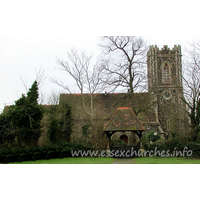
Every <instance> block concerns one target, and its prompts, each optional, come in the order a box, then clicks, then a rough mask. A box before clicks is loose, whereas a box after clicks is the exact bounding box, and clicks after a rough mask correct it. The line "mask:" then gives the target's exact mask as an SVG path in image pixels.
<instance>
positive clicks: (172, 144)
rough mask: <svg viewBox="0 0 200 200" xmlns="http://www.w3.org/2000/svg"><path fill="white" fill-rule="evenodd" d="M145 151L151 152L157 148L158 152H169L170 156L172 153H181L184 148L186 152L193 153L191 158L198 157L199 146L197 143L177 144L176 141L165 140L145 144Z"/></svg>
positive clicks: (199, 152)
mask: <svg viewBox="0 0 200 200" xmlns="http://www.w3.org/2000/svg"><path fill="white" fill-rule="evenodd" d="M144 147H145V150H148V151H151V150H155V148H157V150H158V151H160V152H161V151H163V150H165V152H167V151H170V154H173V152H174V151H181V152H182V151H183V150H184V148H185V147H187V148H188V149H187V150H188V151H189V150H191V151H192V152H193V154H192V157H200V144H199V143H193V142H178V141H176V140H173V139H171V140H166V141H162V142H161V141H160V142H156V143H154V144H145V145H144Z"/></svg>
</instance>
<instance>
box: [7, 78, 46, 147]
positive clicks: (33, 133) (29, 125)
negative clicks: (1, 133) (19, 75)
mask: <svg viewBox="0 0 200 200" xmlns="http://www.w3.org/2000/svg"><path fill="white" fill-rule="evenodd" d="M38 97H39V93H38V84H37V81H35V82H34V83H33V85H32V86H31V88H30V89H29V91H28V93H27V96H25V95H22V97H21V98H20V99H18V100H17V101H16V102H15V105H14V106H11V107H10V109H9V110H8V113H7V119H8V121H10V122H11V123H12V124H13V126H14V130H15V135H16V136H17V141H18V142H19V143H20V144H22V143H24V144H25V145H28V146H32V145H34V146H35V145H37V142H38V140H39V137H40V133H41V132H40V129H41V125H40V122H41V119H42V117H43V111H42V108H41V106H40V105H38V102H37V99H38Z"/></svg>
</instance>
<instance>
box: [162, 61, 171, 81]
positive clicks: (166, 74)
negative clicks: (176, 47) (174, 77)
mask: <svg viewBox="0 0 200 200" xmlns="http://www.w3.org/2000/svg"><path fill="white" fill-rule="evenodd" d="M169 82H170V71H169V65H168V64H165V65H164V67H163V83H169Z"/></svg>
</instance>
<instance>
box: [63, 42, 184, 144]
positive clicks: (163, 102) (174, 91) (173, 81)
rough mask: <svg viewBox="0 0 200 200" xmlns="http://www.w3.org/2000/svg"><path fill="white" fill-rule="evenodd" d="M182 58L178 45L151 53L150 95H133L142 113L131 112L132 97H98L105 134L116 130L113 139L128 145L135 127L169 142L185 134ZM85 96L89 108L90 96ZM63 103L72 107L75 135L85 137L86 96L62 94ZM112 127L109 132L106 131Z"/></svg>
mask: <svg viewBox="0 0 200 200" xmlns="http://www.w3.org/2000/svg"><path fill="white" fill-rule="evenodd" d="M181 57H182V55H181V46H180V45H179V46H177V45H175V46H174V48H172V49H170V48H168V46H164V47H163V48H162V49H159V48H158V47H157V46H151V47H150V49H149V51H148V53H147V68H148V69H147V71H148V92H147V93H135V94H134V95H133V99H134V104H135V105H136V107H138V108H139V109H140V112H139V113H137V114H136V113H134V112H133V111H132V110H131V108H130V107H131V106H130V98H129V93H101V94H96V97H95V99H94V108H95V117H94V123H96V124H97V126H100V127H103V129H104V131H106V130H109V132H111V133H112V130H113V133H114V134H113V137H118V138H123V140H124V141H125V142H126V143H127V144H129V143H130V141H131V136H130V135H131V130H132V129H134V128H133V127H137V129H138V136H139V137H141V135H140V134H145V133H148V132H150V131H155V132H157V133H158V134H162V135H163V136H164V137H165V138H169V137H171V134H172V133H177V134H181V133H182V132H183V131H184V129H185V120H186V117H185V116H186V106H185V104H184V101H183V98H184V96H183V84H182V59H181ZM83 95H84V97H85V99H86V106H87V107H88V108H89V106H90V95H89V94H83ZM62 102H67V103H68V104H70V105H71V106H72V114H73V119H74V131H73V132H74V134H76V135H81V134H82V126H83V125H85V124H87V121H86V118H87V114H85V112H84V108H83V106H82V95H81V94H61V95H60V103H62ZM134 123H135V124H134ZM114 125H115V127H114ZM118 126H119V127H121V129H122V127H123V130H121V129H120V130H118V131H117V129H116V127H118ZM108 127H109V129H106V128H108ZM127 127H129V129H127ZM130 127H132V129H130ZM132 131H133V132H134V131H135V132H136V131H137V130H132ZM122 132H123V134H122Z"/></svg>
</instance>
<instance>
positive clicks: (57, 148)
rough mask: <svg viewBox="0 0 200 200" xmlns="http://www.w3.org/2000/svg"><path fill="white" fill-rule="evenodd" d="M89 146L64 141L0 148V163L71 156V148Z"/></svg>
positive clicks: (88, 148) (81, 148) (85, 147)
mask: <svg viewBox="0 0 200 200" xmlns="http://www.w3.org/2000/svg"><path fill="white" fill-rule="evenodd" d="M91 149H92V148H91V147H90V146H86V145H82V144H77V143H65V144H54V145H48V146H43V147H29V148H16V149H4V150H0V163H9V162H22V161H30V160H43V159H52V158H64V157H71V150H74V151H78V150H91Z"/></svg>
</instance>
